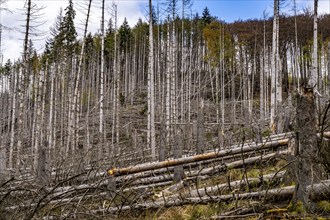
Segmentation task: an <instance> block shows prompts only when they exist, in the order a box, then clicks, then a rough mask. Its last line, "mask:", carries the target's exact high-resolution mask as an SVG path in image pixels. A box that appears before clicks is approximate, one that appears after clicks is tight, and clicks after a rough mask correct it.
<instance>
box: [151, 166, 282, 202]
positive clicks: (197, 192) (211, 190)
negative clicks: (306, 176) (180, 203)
mask: <svg viewBox="0 0 330 220" xmlns="http://www.w3.org/2000/svg"><path fill="white" fill-rule="evenodd" d="M284 173H285V171H281V172H278V173H272V174H268V175H264V176H261V177H259V178H248V179H247V180H246V179H242V180H237V181H233V182H230V183H222V184H219V185H215V186H208V187H204V188H198V189H194V190H190V189H189V188H188V189H187V192H183V193H180V194H174V192H175V191H178V190H180V189H182V188H183V187H184V186H185V185H187V183H185V182H184V181H181V182H180V183H177V184H175V185H173V186H170V187H168V188H166V189H164V190H162V191H161V192H160V193H157V194H155V197H156V198H163V197H167V198H171V199H175V198H187V197H200V196H205V195H214V194H216V193H221V192H223V191H225V190H229V189H231V190H234V189H239V188H242V187H244V186H246V185H247V184H248V183H249V184H250V186H255V185H259V184H261V183H262V182H270V181H275V180H276V181H277V180H279V179H281V178H282V177H283V176H284Z"/></svg>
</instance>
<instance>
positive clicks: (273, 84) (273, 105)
mask: <svg viewBox="0 0 330 220" xmlns="http://www.w3.org/2000/svg"><path fill="white" fill-rule="evenodd" d="M277 12H278V0H274V18H273V42H272V62H271V63H272V64H271V65H272V67H271V69H272V72H271V98H270V129H271V131H272V132H275V131H276V125H275V123H276V122H275V116H276V107H277V106H276V104H277V101H276V100H277V98H276V95H277V86H276V85H277V83H276V82H277V75H278V70H277V53H278V52H277V50H278V45H277V29H278V27H277Z"/></svg>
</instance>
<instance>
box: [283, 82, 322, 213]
mask: <svg viewBox="0 0 330 220" xmlns="http://www.w3.org/2000/svg"><path fill="white" fill-rule="evenodd" d="M296 101H297V102H296V103H297V106H296V112H297V118H296V135H295V139H296V140H295V141H294V142H293V143H294V147H295V148H296V149H291V152H293V153H294V154H295V155H294V160H292V161H291V168H290V169H291V172H292V171H293V172H292V173H294V176H293V178H292V179H293V180H294V182H295V183H296V190H295V194H294V197H293V207H292V208H293V209H295V208H297V207H298V206H300V207H301V206H303V209H304V211H307V212H311V213H312V212H314V211H315V204H314V202H312V201H311V200H310V199H309V195H308V191H307V186H308V185H312V184H315V183H318V182H320V181H321V179H322V178H321V177H322V169H321V165H320V160H319V150H318V149H319V148H318V140H317V115H316V103H315V98H314V93H313V89H312V88H303V89H302V92H301V94H297V95H296ZM289 173H290V172H289Z"/></svg>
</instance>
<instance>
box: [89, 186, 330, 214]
mask: <svg viewBox="0 0 330 220" xmlns="http://www.w3.org/2000/svg"><path fill="white" fill-rule="evenodd" d="M309 187H310V189H311V190H309V191H308V192H309V193H310V194H311V193H312V194H313V195H314V197H313V198H314V199H315V200H319V199H320V198H322V195H324V194H326V195H328V193H330V180H325V181H322V182H321V183H318V184H314V185H313V186H309ZM322 190H325V192H324V191H322ZM294 191H295V186H287V187H281V188H275V189H270V190H262V191H259V192H250V193H242V194H239V193H237V194H227V195H220V196H211V195H208V196H199V197H189V198H183V199H182V198H175V199H172V200H171V199H168V201H167V200H166V199H167V198H163V200H162V201H154V202H144V203H140V204H132V205H127V206H123V207H120V208H117V207H109V208H107V209H100V210H94V211H92V212H93V213H95V214H97V213H116V212H122V211H128V210H129V211H132V210H146V209H159V208H164V207H172V206H182V205H188V204H208V203H210V202H230V201H233V200H243V199H256V198H264V199H265V200H266V201H268V200H282V199H285V198H289V197H290V196H292V195H293V193H294Z"/></svg>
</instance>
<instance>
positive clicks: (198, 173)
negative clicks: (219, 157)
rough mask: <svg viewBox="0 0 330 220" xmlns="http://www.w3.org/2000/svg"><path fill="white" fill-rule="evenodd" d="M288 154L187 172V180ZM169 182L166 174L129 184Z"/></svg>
mask: <svg viewBox="0 0 330 220" xmlns="http://www.w3.org/2000/svg"><path fill="white" fill-rule="evenodd" d="M286 152H287V151H283V152H280V153H271V154H267V155H263V156H257V157H251V158H247V159H244V160H239V161H234V162H230V163H222V164H220V165H217V166H213V167H209V168H206V169H202V170H199V171H195V172H193V173H188V172H185V176H186V180H190V179H195V177H196V176H197V177H201V176H204V177H206V178H203V179H208V178H211V177H212V176H214V175H215V174H219V173H225V172H226V171H227V170H232V169H236V168H240V167H243V166H244V165H246V166H249V165H252V164H256V163H259V162H261V161H265V160H269V159H271V158H274V157H276V156H280V155H283V154H286ZM168 180H173V174H166V175H160V176H155V177H147V178H143V179H137V180H134V181H132V182H128V183H127V184H132V185H138V184H147V183H157V182H162V181H168ZM179 184H180V183H179Z"/></svg>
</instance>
